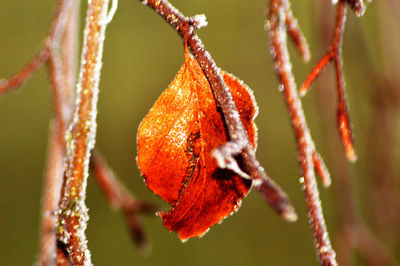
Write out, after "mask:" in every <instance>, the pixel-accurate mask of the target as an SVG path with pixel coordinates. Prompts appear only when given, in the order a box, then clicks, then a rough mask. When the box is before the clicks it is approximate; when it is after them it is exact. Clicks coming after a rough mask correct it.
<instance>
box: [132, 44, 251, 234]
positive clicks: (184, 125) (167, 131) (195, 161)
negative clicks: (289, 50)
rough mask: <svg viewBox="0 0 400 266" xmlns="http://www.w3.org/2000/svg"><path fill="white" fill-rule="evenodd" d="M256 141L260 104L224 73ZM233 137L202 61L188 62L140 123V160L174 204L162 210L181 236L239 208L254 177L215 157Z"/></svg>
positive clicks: (152, 183)
mask: <svg viewBox="0 0 400 266" xmlns="http://www.w3.org/2000/svg"><path fill="white" fill-rule="evenodd" d="M222 75H223V78H224V80H225V82H226V84H227V86H228V87H229V89H230V91H231V94H232V96H233V99H234V102H235V104H236V106H237V108H238V111H239V114H240V117H241V121H242V123H243V125H244V127H245V129H246V130H247V133H248V136H249V140H250V142H251V143H252V144H253V146H255V144H256V127H255V124H254V122H253V119H254V117H255V115H256V110H257V107H256V104H255V101H254V99H253V95H252V92H251V91H250V90H249V89H248V88H247V86H246V85H244V84H243V83H242V82H241V81H239V80H238V79H236V78H235V77H233V76H232V75H229V74H227V73H224V72H222ZM227 140H228V137H227V130H226V126H225V124H224V121H223V117H222V114H221V110H220V108H219V107H218V106H217V104H216V101H215V99H214V95H213V92H212V90H211V88H210V85H209V83H208V81H207V79H206V77H205V75H204V73H203V71H202V69H201V67H200V66H199V64H198V63H197V61H196V60H195V59H194V58H193V57H192V56H191V55H189V53H188V51H187V50H186V52H185V63H184V64H183V65H182V67H181V69H180V70H179V72H178V74H177V75H176V77H175V79H174V80H173V81H172V83H171V84H170V85H169V86H168V88H167V89H166V90H165V91H164V92H163V93H162V94H161V96H160V97H159V98H158V100H157V101H156V103H155V104H154V106H153V107H152V108H151V110H150V112H149V113H148V114H147V116H146V117H145V119H144V120H143V121H142V123H141V124H140V126H139V131H138V157H137V161H138V165H139V168H140V170H141V173H142V175H143V176H144V180H145V182H146V185H147V187H148V188H149V189H150V190H152V191H153V192H154V193H155V194H157V195H159V196H160V197H161V198H162V199H164V200H165V201H167V202H168V203H169V204H170V205H171V206H172V208H171V210H170V211H169V212H162V213H159V216H160V217H161V218H162V219H163V223H164V226H165V227H166V228H168V229H169V230H170V231H176V232H177V233H178V235H179V237H180V238H181V240H186V239H188V238H191V237H194V236H201V235H203V234H204V233H205V232H207V230H208V229H209V228H210V226H212V225H214V224H216V223H218V222H220V221H221V220H222V219H224V218H225V217H227V216H228V215H230V214H231V213H232V212H233V211H234V210H236V209H237V208H238V207H239V204H240V200H241V199H242V198H243V197H244V196H246V194H247V192H248V191H249V189H250V187H251V184H252V182H251V180H248V179H244V178H242V177H240V176H238V175H237V174H236V173H234V172H232V171H230V170H226V169H219V168H218V167H217V163H216V161H215V159H214V158H213V157H212V156H211V152H212V150H213V149H214V148H216V147H218V146H220V145H222V144H224V143H225V142H226V141H227Z"/></svg>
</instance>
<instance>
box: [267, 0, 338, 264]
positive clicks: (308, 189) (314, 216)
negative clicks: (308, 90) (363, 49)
mask: <svg viewBox="0 0 400 266" xmlns="http://www.w3.org/2000/svg"><path fill="white" fill-rule="evenodd" d="M287 8H290V7H289V3H288V1H287V0H271V1H270V6H269V14H268V20H267V21H268V22H267V23H268V24H267V26H268V29H269V33H270V36H269V37H270V40H271V46H272V57H273V59H274V62H275V69H276V72H277V74H278V77H279V79H280V81H281V83H282V85H283V94H284V98H285V101H286V105H287V107H288V109H289V114H290V118H291V122H292V126H293V130H294V133H295V138H296V142H297V149H298V159H299V163H300V167H301V174H302V176H303V177H301V178H300V183H301V184H302V189H303V191H304V195H305V198H306V203H307V210H308V217H309V219H310V223H311V229H312V231H313V236H314V243H315V246H316V250H317V255H318V258H319V261H320V263H321V265H337V262H336V258H335V256H336V254H335V251H334V250H333V248H332V245H331V242H330V239H329V236H328V231H327V228H326V225H325V220H324V216H323V213H322V207H321V201H320V199H319V192H318V188H317V184H316V180H315V175H314V168H315V165H314V161H313V156H314V154H316V150H315V147H314V143H313V141H312V139H311V135H310V133H309V130H308V127H307V123H306V120H305V117H304V113H303V108H302V106H301V102H300V98H299V95H298V93H297V90H296V83H295V80H294V77H293V74H292V66H291V63H290V59H289V53H288V50H287V43H286V37H287V32H286V31H287V28H286V24H285V21H286V18H285V14H286V13H287V12H286V11H285V10H286V9H287ZM318 157H319V156H318ZM315 158H317V156H314V160H315ZM318 168H320V169H322V168H321V167H320V166H319V167H318Z"/></svg>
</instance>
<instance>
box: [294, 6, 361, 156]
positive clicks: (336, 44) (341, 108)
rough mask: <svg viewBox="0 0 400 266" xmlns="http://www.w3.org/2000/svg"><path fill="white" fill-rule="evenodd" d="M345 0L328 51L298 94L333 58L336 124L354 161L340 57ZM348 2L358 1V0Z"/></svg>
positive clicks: (340, 8) (344, 18)
mask: <svg viewBox="0 0 400 266" xmlns="http://www.w3.org/2000/svg"><path fill="white" fill-rule="evenodd" d="M346 1H347V0H340V1H339V3H338V10H337V16H336V26H335V32H334V38H333V41H332V44H331V46H330V47H329V49H328V52H327V53H326V54H325V55H324V56H323V57H322V58H321V59H320V60H319V61H318V63H317V64H316V65H315V67H314V68H313V69H312V70H311V73H310V75H309V76H308V77H307V79H306V81H305V82H304V83H303V86H302V87H301V88H300V95H301V96H304V95H305V94H306V93H307V91H308V90H309V88H310V87H311V84H312V83H313V82H314V81H315V80H316V79H317V78H318V77H319V75H320V74H321V73H322V72H323V70H324V69H325V68H326V66H327V65H328V63H329V62H331V61H332V60H333V62H334V64H335V72H336V82H337V93H338V106H337V126H338V130H339V134H340V138H341V140H342V144H343V146H344V149H345V152H346V155H347V158H348V159H349V161H351V162H354V161H355V160H357V156H356V154H355V151H354V144H353V134H352V130H351V123H350V118H349V111H348V107H347V101H346V96H345V81H344V75H343V59H342V41H343V33H344V25H345V21H346V7H345V5H346ZM348 2H360V1H358V0H355V1H351V0H348ZM361 3H362V2H361Z"/></svg>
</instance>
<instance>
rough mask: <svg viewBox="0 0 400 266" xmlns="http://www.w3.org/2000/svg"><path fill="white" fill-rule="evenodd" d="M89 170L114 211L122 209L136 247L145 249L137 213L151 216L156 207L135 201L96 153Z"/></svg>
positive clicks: (144, 239) (144, 237)
mask: <svg viewBox="0 0 400 266" xmlns="http://www.w3.org/2000/svg"><path fill="white" fill-rule="evenodd" d="M90 163H91V168H92V171H93V174H94V177H95V178H96V181H97V183H98V184H99V186H100V188H101V189H102V190H103V192H104V194H105V195H106V197H107V199H108V201H109V202H110V205H111V206H113V207H114V208H115V209H122V211H123V213H124V215H125V219H126V223H127V226H128V228H129V231H130V233H131V235H132V238H133V240H134V241H135V243H136V245H137V246H138V247H139V248H141V249H142V250H143V249H145V248H146V247H147V239H146V236H145V234H144V232H143V229H142V226H141V225H140V223H139V220H138V214H139V213H145V214H150V213H151V214H153V213H154V212H155V211H156V206H155V205H153V204H151V203H147V202H144V201H138V200H137V199H135V198H134V197H133V196H132V195H131V194H130V193H129V192H128V190H126V188H125V187H124V186H123V185H122V184H120V183H119V182H118V180H117V178H116V176H115V175H114V173H113V172H112V171H111V169H110V168H108V166H107V164H106V162H105V161H104V159H103V158H102V157H101V156H100V154H99V153H98V152H93V154H92V157H91V160H90Z"/></svg>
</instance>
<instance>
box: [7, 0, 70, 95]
mask: <svg viewBox="0 0 400 266" xmlns="http://www.w3.org/2000/svg"><path fill="white" fill-rule="evenodd" d="M72 2H73V1H67V0H60V1H59V2H58V4H57V8H56V11H55V13H54V17H53V20H52V21H53V22H52V24H51V26H50V30H49V33H48V34H47V37H46V40H45V42H44V44H43V47H42V48H41V49H40V50H39V51H38V52H37V54H36V55H35V56H34V57H33V58H32V60H31V61H30V62H28V63H27V64H26V65H25V66H24V67H23V68H22V69H21V70H20V71H19V72H18V73H16V74H15V75H13V76H12V77H11V78H9V79H8V80H1V81H0V94H2V93H4V92H6V91H8V90H12V89H17V88H19V87H20V86H21V85H22V84H23V83H24V82H25V81H26V80H27V79H29V78H30V77H31V76H32V74H33V73H34V72H35V71H36V70H38V69H39V68H40V67H41V66H42V65H43V63H45V62H46V61H47V60H48V59H49V56H50V55H51V52H54V49H55V48H57V47H58V46H59V45H60V41H61V38H62V36H63V33H64V29H65V25H66V23H67V20H68V12H69V10H70V7H71V4H72ZM51 50H52V51H51ZM53 55H54V53H53Z"/></svg>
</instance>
